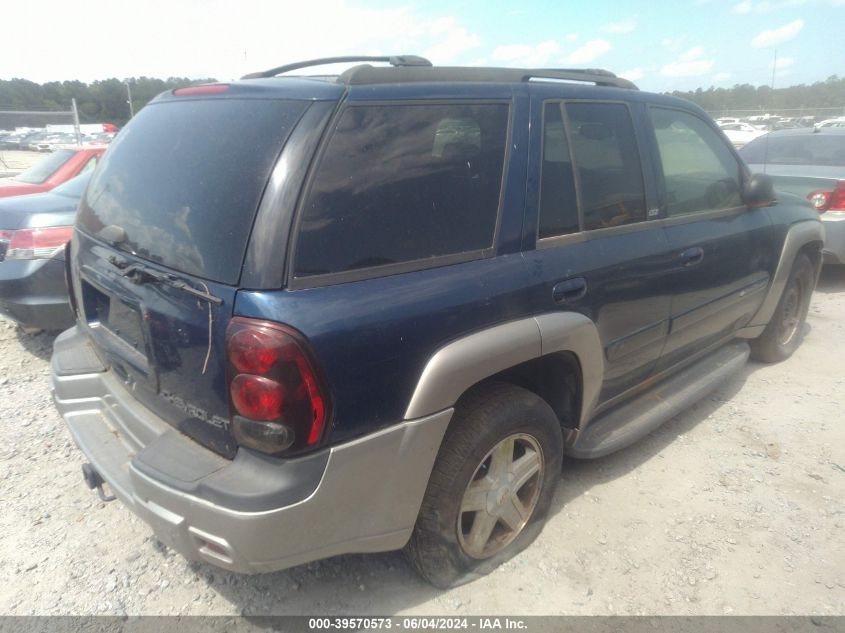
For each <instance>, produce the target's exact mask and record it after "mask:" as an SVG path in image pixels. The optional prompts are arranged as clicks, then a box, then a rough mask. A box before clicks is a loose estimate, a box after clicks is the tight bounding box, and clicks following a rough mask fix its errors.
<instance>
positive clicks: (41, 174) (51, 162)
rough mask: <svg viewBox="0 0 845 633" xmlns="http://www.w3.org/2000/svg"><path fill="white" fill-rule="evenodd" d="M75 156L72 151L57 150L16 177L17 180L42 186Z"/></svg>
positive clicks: (74, 152)
mask: <svg viewBox="0 0 845 633" xmlns="http://www.w3.org/2000/svg"><path fill="white" fill-rule="evenodd" d="M74 154H76V151H75V150H72V149H60V150H56V151H55V152H53V153H52V154H50V155H49V156H48V157H47V158H45V159H44V160H41V161H38V162H37V163H35V165H33V166H32V167H30V168H29V169H27V170H26V171H24V172H21V173H20V174H18V175H17V176H15V180H17V181H18V182H25V183H29V184H30V185H40V184H41V183H43V182H44V181H45V180H47V179H48V178H49V177H50V176H52V175H53V174H55V173H56V172H57V171H58V169H59V167H61V166H62V165H64V164H65V163H66V162H68V161H69V160H70V159H71V157H72V156H73V155H74Z"/></svg>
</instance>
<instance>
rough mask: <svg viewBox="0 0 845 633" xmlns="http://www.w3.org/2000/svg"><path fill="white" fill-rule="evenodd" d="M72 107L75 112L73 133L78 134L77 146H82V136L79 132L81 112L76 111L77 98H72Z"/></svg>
mask: <svg viewBox="0 0 845 633" xmlns="http://www.w3.org/2000/svg"><path fill="white" fill-rule="evenodd" d="M70 105H71V109H72V110H73V132H74V134H76V144H77V145H82V134H81V133H80V131H79V110H77V109H76V99H75V98H71V100H70Z"/></svg>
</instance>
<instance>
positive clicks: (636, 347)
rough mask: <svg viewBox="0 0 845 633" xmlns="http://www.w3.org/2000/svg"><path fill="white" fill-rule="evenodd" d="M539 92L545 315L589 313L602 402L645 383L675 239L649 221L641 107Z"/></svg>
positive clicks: (539, 265) (665, 311) (536, 141)
mask: <svg viewBox="0 0 845 633" xmlns="http://www.w3.org/2000/svg"><path fill="white" fill-rule="evenodd" d="M532 88H533V89H534V96H533V108H534V117H536V118H533V120H534V121H538V122H539V120H542V125H535V126H534V129H542V131H543V133H542V136H540V135H539V134H537V135H535V137H534V138H533V140H532V147H533V148H535V150H534V151H532V160H533V161H536V162H535V164H534V167H532V168H531V169H530V171H531V173H538V172H539V173H540V182H539V200H538V201H537V202H538V204H537V216H536V220H535V222H536V223H533V226H532V229H531V230H532V232H533V231H536V233H535V234H534V235H527V236H526V239H530V240H531V241H532V243H533V241H534V240H536V250H534V251H528V252H526V255H525V256H526V259H527V260H528V262H529V269H530V270H531V271H532V274H533V275H534V277H535V279H536V280H537V282H538V284H537V286H536V287H535V293H536V295H537V302H538V304H539V305H540V309H541V310H542V311H555V310H560V311H576V312H580V313H582V314H585V315H586V316H588V317H590V319H592V320H593V321H594V322H595V323H596V326H597V328H598V331H599V335H600V337H601V340H602V344H603V347H604V355H605V358H604V363H605V381H604V384H603V389H602V392H601V395H600V398H599V399H600V404H601V403H609V401H611V400H613V399H614V398H616V397H617V396H621V395H622V394H623V393H624V392H626V391H628V390H629V389H631V388H634V387H636V386H637V385H639V384H641V383H642V382H643V381H644V380H645V379H646V378H647V377H648V376H650V375H651V374H652V372H653V370H654V366H655V363H656V361H657V359H658V357H659V356H660V352H661V350H662V348H663V344H664V342H665V339H666V332H667V331H668V316H669V301H670V296H669V292H668V284H667V280H666V275H667V262H668V258H669V245H668V242H667V239H666V235H665V233H664V231H663V228H662V226H661V224H660V222H659V219H658V218H657V217H656V215H654V214H651V215H654V219H650V217H649V216H650V214H649V211H648V209H649V208H651V205H649V195H647V187H646V182H649V179H650V178H651V174H649V173H644V171H643V162H642V161H641V159H640V156H641V154H640V149H639V148H640V146H641V145H643V144H645V143H647V140H646V139H643V138H639V137H638V136H639V135H638V132H637V127H638V126H636V125H635V121H638V120H639V117H640V116H641V114H642V109H641V108H640V106H639V105H638V104H629V103H626V102H611V101H608V102H601V101H574V100H573V101H563V100H559V99H553V98H547V99H545V100H544V99H543V98H542V96H543V95H544V94H548V93H550V92H551V93H552V94H553V90H554V89H553V88H549V87H547V86H532Z"/></svg>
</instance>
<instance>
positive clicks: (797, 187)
mask: <svg viewBox="0 0 845 633" xmlns="http://www.w3.org/2000/svg"><path fill="white" fill-rule="evenodd" d="M739 153H740V155H741V156H742V157H743V158H744V159H745V162H746V163H748V165H749V167H751V169H752V171H756V172H765V173H766V174H768V175H769V176H770V177H771V178H772V180H773V181H774V184H775V188H776V189H778V190H780V191H786V192H788V193H793V194H796V195H799V196H801V197H802V198H805V199H807V200H809V201H810V203H811V204H812V205H813V207H815V209H816V211H818V212H819V214H820V216H821V221H822V223H823V224H824V227H825V241H824V261H825V262H826V263H832V264H845V129H843V128H836V127H822V128H802V129H796V130H780V131H776V132H771V133H769V134H766V135H765V136H761V137H760V138H757V139H755V140H753V141H751V142H750V143H749V144H748V145H746V146H745V147H743V148H742V149H741V150H740V151H739Z"/></svg>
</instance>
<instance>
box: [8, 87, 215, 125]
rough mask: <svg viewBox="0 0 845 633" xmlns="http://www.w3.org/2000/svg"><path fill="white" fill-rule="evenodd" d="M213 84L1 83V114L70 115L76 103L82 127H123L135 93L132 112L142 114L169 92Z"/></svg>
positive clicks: (127, 118)
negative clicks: (65, 112) (151, 101)
mask: <svg viewBox="0 0 845 633" xmlns="http://www.w3.org/2000/svg"><path fill="white" fill-rule="evenodd" d="M209 81H214V79H202V80H196V79H188V78H186V77H169V78H167V79H154V78H152V77H133V78H131V79H125V80H122V81H121V80H120V79H115V78H112V79H104V80H101V81H95V82H93V83H90V84H89V83H84V82H81V81H51V82H48V83H45V84H37V83H35V82H32V81H28V80H26V79H9V80H0V112H2V111H3V110H37V111H56V110H65V111H66V110H70V108H71V99H76V107H77V110H78V111H79V120H80V123H114V124H115V125H118V126H121V125H124V124H125V123H126V122H127V121H128V120H129V103H128V94H129V92H131V93H132V108H133V110H134V111H135V112H138V110H140V109H141V108H143V107H144V106H145V105H146V104H147V102H148V101H150V99H152V98H153V97H155V96H156V95H157V94H159V93H161V92H164V91H165V90H171V89H173V88H181V87H183V86H189V85H191V84H195V83H206V82H209ZM127 84H128V86H129V89H128V90H127Z"/></svg>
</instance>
